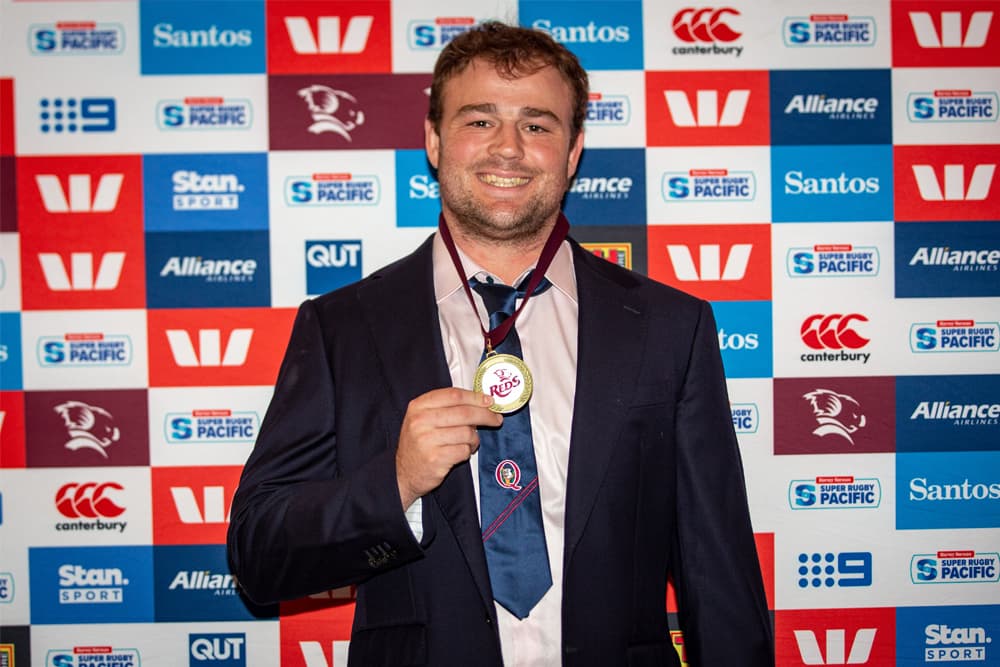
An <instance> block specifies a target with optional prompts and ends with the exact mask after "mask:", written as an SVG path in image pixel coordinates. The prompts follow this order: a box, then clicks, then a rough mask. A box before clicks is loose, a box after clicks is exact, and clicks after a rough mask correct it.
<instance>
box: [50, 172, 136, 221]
mask: <svg viewBox="0 0 1000 667" xmlns="http://www.w3.org/2000/svg"><path fill="white" fill-rule="evenodd" d="M124 178H125V175H124V174H114V173H109V174H101V175H100V177H99V178H98V181H97V188H96V191H95V190H94V189H93V188H92V180H93V179H92V177H91V175H90V174H70V175H69V177H68V183H69V189H68V191H67V190H66V189H64V188H63V185H62V182H61V181H60V179H59V177H58V176H56V175H55V174H38V175H36V176H35V183H36V185H37V186H38V194H39V195H41V198H42V205H43V206H44V207H45V210H46V211H48V212H49V213H107V212H110V211H113V210H115V207H116V206H117V205H118V195H119V193H120V192H121V187H122V181H123V180H124Z"/></svg>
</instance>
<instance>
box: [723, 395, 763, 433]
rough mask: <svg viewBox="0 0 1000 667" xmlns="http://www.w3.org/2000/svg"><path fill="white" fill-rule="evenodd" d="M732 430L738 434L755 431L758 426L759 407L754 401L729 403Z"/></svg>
mask: <svg viewBox="0 0 1000 667" xmlns="http://www.w3.org/2000/svg"><path fill="white" fill-rule="evenodd" d="M729 411H730V413H731V414H732V418H733V430H735V431H736V433H737V434H738V435H744V434H749V433H756V432H757V429H758V427H759V426H760V409H759V408H758V407H757V404H756V403H730V404H729Z"/></svg>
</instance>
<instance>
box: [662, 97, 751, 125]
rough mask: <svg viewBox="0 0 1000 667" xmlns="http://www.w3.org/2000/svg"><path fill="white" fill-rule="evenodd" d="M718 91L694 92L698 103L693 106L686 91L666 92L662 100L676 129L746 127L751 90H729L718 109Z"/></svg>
mask: <svg viewBox="0 0 1000 667" xmlns="http://www.w3.org/2000/svg"><path fill="white" fill-rule="evenodd" d="M719 93H720V91H718V90H698V91H696V92H695V104H694V105H693V106H692V104H691V100H690V98H689V96H688V94H687V93H686V92H685V91H683V90H664V91H663V97H664V98H665V99H666V101H667V109H668V110H669V111H670V118H671V119H672V120H673V122H674V125H676V126H677V127H738V126H740V125H742V124H743V116H744V115H745V114H746V109H747V102H748V101H749V100H750V91H749V90H748V89H736V90H730V91H728V92H727V93H726V96H725V99H724V101H723V103H722V110H721V112H720V110H719Z"/></svg>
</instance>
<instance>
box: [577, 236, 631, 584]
mask: <svg viewBox="0 0 1000 667" xmlns="http://www.w3.org/2000/svg"><path fill="white" fill-rule="evenodd" d="M573 249H574V257H573V261H574V267H575V270H576V279H577V290H578V299H579V317H578V322H579V333H578V335H577V338H578V349H577V361H576V369H577V372H576V398H575V401H574V404H573V430H572V435H571V438H570V449H569V470H568V473H567V488H566V528H565V530H566V544H565V554H564V557H563V558H564V559H563V562H564V563H566V564H567V569H568V564H569V562H570V559H571V558H572V556H573V550H574V549H575V548H576V545H577V542H579V540H580V536H581V535H582V534H583V530H584V527H585V526H586V524H587V519H588V517H589V516H590V513H591V510H592V508H593V506H594V502H595V500H596V497H597V491H598V489H600V487H601V482H602V479H603V477H604V472H605V471H606V470H607V468H608V462H609V460H610V458H611V454H612V452H613V450H614V447H615V446H616V442H617V439H618V434H619V433H620V432H621V429H622V422H623V420H624V418H625V416H626V412H627V406H628V405H629V403H630V399H631V392H632V388H633V383H632V379H633V378H636V377H638V375H639V368H640V363H641V361H642V352H641V350H642V344H643V341H644V338H645V329H646V316H645V303H644V302H643V301H641V300H640V299H639V297H638V296H637V291H638V290H635V289H630V288H631V287H634V286H635V285H637V283H636V282H635V281H634V279H633V278H631V277H630V276H626V275H624V274H622V273H621V272H620V271H617V270H614V267H613V266H612V265H611V264H607V263H606V260H603V259H599V258H596V257H594V256H593V255H591V254H590V253H588V252H586V251H584V250H583V249H581V248H580V247H579V246H578V245H577V244H576V243H574V244H573Z"/></svg>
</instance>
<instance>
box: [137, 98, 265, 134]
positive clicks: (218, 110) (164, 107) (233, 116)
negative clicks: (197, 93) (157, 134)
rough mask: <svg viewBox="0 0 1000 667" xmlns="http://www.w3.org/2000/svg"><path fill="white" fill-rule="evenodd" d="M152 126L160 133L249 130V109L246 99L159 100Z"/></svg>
mask: <svg viewBox="0 0 1000 667" xmlns="http://www.w3.org/2000/svg"><path fill="white" fill-rule="evenodd" d="M156 125H157V127H159V128H160V129H161V130H164V131H168V132H170V131H189V130H249V129H250V128H251V127H252V126H253V106H252V105H251V104H250V100H248V99H240V98H226V97H185V98H183V99H166V100H160V101H159V102H158V103H157V105H156Z"/></svg>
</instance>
